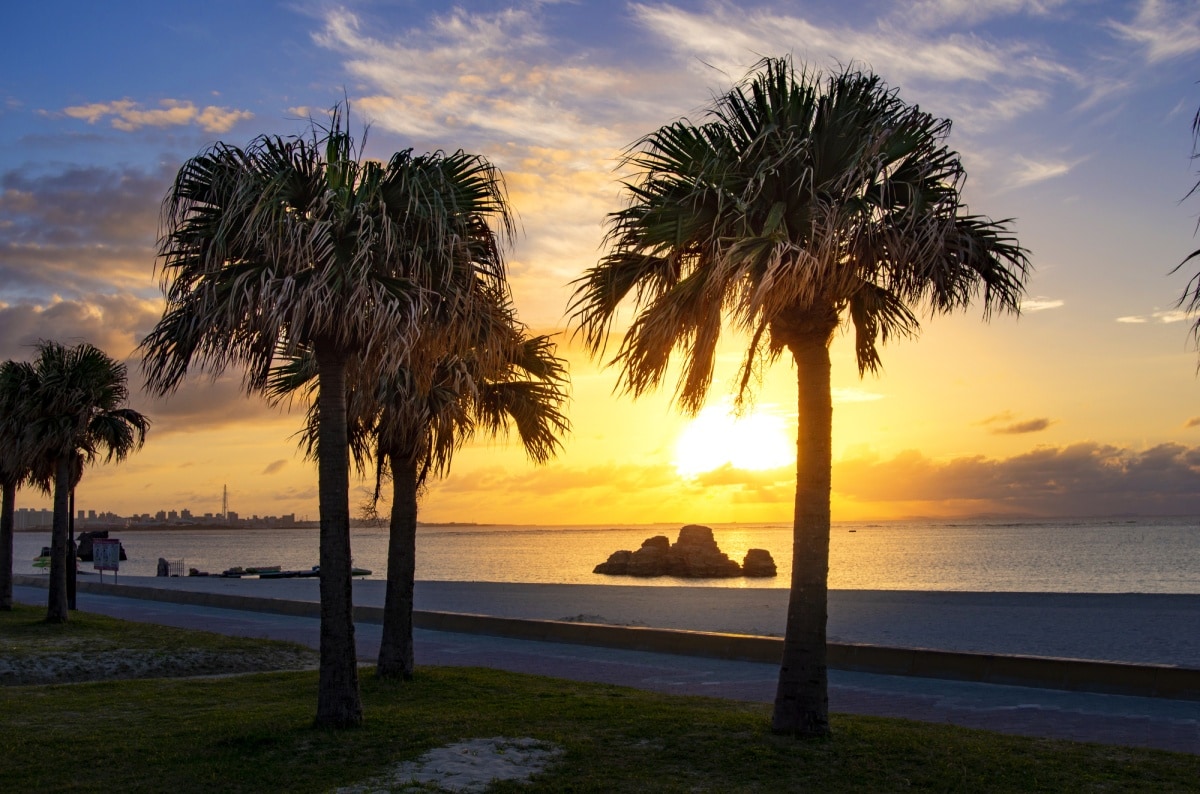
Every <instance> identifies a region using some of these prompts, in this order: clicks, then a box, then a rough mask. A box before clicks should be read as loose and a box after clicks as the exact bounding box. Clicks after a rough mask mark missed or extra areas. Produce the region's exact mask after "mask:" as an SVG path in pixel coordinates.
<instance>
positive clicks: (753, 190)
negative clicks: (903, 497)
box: [570, 59, 1028, 736]
mask: <svg viewBox="0 0 1200 794" xmlns="http://www.w3.org/2000/svg"><path fill="white" fill-rule="evenodd" d="M708 115H709V120H708V121H706V122H705V123H703V124H699V125H696V124H692V123H691V122H689V121H687V120H680V121H677V122H675V123H673V124H669V125H667V126H664V127H662V128H661V129H659V130H656V131H655V132H652V133H650V134H649V135H647V136H645V137H644V138H642V139H641V140H639V141H637V142H636V143H635V144H634V145H633V147H631V148H630V150H629V151H628V152H627V154H626V155H625V158H624V161H623V164H624V165H625V166H632V168H633V169H634V173H635V176H634V178H633V179H632V180H630V181H628V182H626V183H625V187H626V189H627V190H628V193H629V196H630V203H629V206H628V207H626V208H625V209H623V210H620V211H618V212H614V213H612V214H610V215H609V217H608V226H609V229H608V237H607V241H608V243H610V244H611V249H610V252H609V253H608V254H606V255H605V256H604V257H603V258H602V259H601V261H600V262H599V263H598V264H597V265H595V266H594V267H592V268H590V269H589V270H588V271H587V272H586V273H585V274H584V275H583V276H582V277H580V278H579V279H578V280H577V281H576V282H575V286H576V289H575V294H574V297H573V299H572V304H571V308H570V311H571V318H572V323H575V324H577V330H576V333H579V334H581V335H582V336H583V338H584V340H585V341H586V343H587V345H588V347H589V348H590V349H591V351H592V352H593V354H598V353H601V352H602V351H603V350H604V349H605V344H606V340H607V338H608V335H609V333H610V331H611V330H612V326H613V322H614V318H615V315H616V312H617V309H618V307H619V306H620V305H621V304H622V303H623V302H624V301H625V300H626V299H627V298H629V299H631V300H632V302H633V304H634V307H635V309H636V312H637V314H636V316H635V318H634V320H633V322H632V325H631V327H630V328H629V329H628V331H627V332H626V333H625V336H624V338H623V340H622V341H621V343H620V348H619V350H618V352H617V354H616V356H615V358H614V359H613V360H612V361H611V362H609V363H610V364H616V365H619V366H620V379H621V383H622V384H623V387H624V389H625V390H626V391H627V392H629V393H631V394H632V395H633V396H635V397H636V396H638V395H640V394H642V393H644V392H646V391H648V390H650V389H652V388H654V387H657V386H658V385H659V384H660V383H661V382H662V381H663V380H664V378H665V377H666V372H667V365H668V363H669V360H670V357H671V354H672V353H673V352H676V351H679V352H680V353H681V354H682V356H683V368H682V372H681V374H680V376H679V380H678V384H677V387H676V388H677V391H676V400H677V402H678V403H679V404H680V405H681V407H682V408H683V409H685V410H686V411H688V412H691V413H695V412H697V411H698V410H699V409H700V407H701V406H702V405H703V403H704V399H705V397H706V395H707V392H708V387H709V385H710V383H711V380H712V375H713V363H714V356H715V351H716V346H717V341H718V338H719V336H720V333H721V331H722V327H723V324H724V322H725V321H726V318H728V321H729V322H730V324H731V325H732V326H733V327H734V328H735V329H736V330H738V331H741V332H743V333H745V334H746V335H747V336H746V338H747V339H748V346H747V349H746V356H745V359H744V363H743V365H742V369H741V375H740V377H739V380H738V387H737V397H738V400H739V401H741V400H742V399H743V398H744V397H745V396H746V394H747V392H748V389H749V387H750V382H751V380H752V379H753V378H755V376H756V374H757V373H758V372H759V371H760V369H761V367H762V366H763V365H765V364H767V363H770V362H771V361H774V360H775V359H777V358H778V357H779V355H780V354H781V353H782V352H783V351H784V350H785V349H786V350H787V351H788V352H790V353H791V355H792V357H793V359H794V361H795V364H796V367H797V370H798V397H797V412H798V423H799V440H798V443H797V456H796V500H795V524H794V534H793V538H794V545H793V564H792V580H791V596H790V598H789V602H788V616H787V634H786V637H785V643H784V653H783V660H782V665H781V667H780V674H779V685H778V689H777V692H776V697H775V708H774V714H773V717H772V727H773V729H774V730H775V731H776V732H778V733H788V734H797V735H803V736H819V735H825V734H827V733H828V732H829V722H828V695H827V668H826V649H825V643H826V636H825V628H826V609H827V606H826V605H827V587H828V571H829V522H830V508H829V496H830V467H831V426H832V416H833V411H832V402H831V396H830V358H829V344H830V342H831V339H832V337H833V334H834V332H835V331H836V330H837V328H838V326H839V325H840V324H841V323H843V322H845V323H847V324H848V325H849V326H851V327H852V328H853V330H854V333H855V352H856V357H857V360H858V368H859V374H860V375H862V374H863V373H865V372H866V371H868V370H870V371H872V372H874V371H876V370H877V368H878V366H879V354H878V352H877V349H876V347H877V345H878V344H879V343H881V342H886V341H887V340H888V339H890V338H892V337H894V336H897V335H899V336H912V335H914V334H916V332H917V331H918V330H919V322H918V319H917V316H916V313H915V312H916V311H917V310H919V309H920V308H925V309H926V310H928V311H929V312H930V313H931V314H940V313H946V312H950V311H952V310H954V309H959V308H963V307H965V306H967V304H968V303H969V302H970V301H971V299H972V298H975V297H977V296H979V293H980V292H981V291H982V300H983V304H984V316H985V317H988V316H990V313H991V312H992V311H994V310H998V309H999V310H1007V311H1012V312H1014V313H1015V312H1017V311H1018V308H1019V303H1018V302H1019V299H1020V296H1021V295H1022V292H1023V289H1024V281H1025V278H1026V273H1027V269H1028V261H1027V257H1026V251H1025V250H1024V249H1022V248H1021V247H1020V246H1019V245H1018V244H1017V243H1016V241H1015V239H1013V237H1012V236H1011V234H1010V232H1009V231H1008V222H1007V221H1001V222H993V221H991V220H989V219H987V218H984V217H981V216H977V215H970V214H968V213H967V209H966V207H965V206H964V204H963V203H962V200H961V198H960V189H961V187H962V183H963V180H964V179H965V173H964V171H963V168H962V165H961V163H960V161H959V156H958V154H957V153H955V152H953V151H951V150H950V149H948V148H946V146H945V144H944V140H945V138H946V136H947V134H948V133H949V130H950V123H949V122H948V121H944V120H939V119H935V118H933V117H932V116H930V115H928V114H926V113H923V112H921V111H920V110H919V109H918V108H917V107H916V106H913V105H908V104H906V103H904V102H903V101H901V99H900V98H899V97H898V96H897V92H896V91H895V90H894V89H889V88H888V87H887V86H886V85H885V84H884V83H883V82H882V81H881V80H880V79H879V78H878V77H876V76H875V75H873V74H870V73H860V72H855V71H850V70H845V71H842V72H840V73H837V74H832V75H828V76H823V75H821V74H820V73H818V72H809V71H807V70H802V71H800V72H799V73H798V72H796V70H795V69H794V68H793V66H792V64H791V62H790V60H788V59H765V60H763V61H761V62H760V63H759V64H758V66H757V67H756V69H755V71H753V72H752V73H751V74H750V75H748V76H747V78H746V79H745V80H744V81H743V82H742V83H741V84H739V85H737V86H735V87H734V88H733V89H731V90H730V91H729V92H728V93H727V94H725V95H723V96H720V97H719V98H717V99H716V100H715V102H714V104H713V106H712V107H711V108H710V109H709V111H708Z"/></svg>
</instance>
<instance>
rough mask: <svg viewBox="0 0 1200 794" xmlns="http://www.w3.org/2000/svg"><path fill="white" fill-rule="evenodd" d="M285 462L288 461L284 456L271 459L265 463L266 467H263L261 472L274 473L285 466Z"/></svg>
mask: <svg viewBox="0 0 1200 794" xmlns="http://www.w3.org/2000/svg"><path fill="white" fill-rule="evenodd" d="M287 463H288V462H287V460H286V459H285V458H280V459H279V460H273V461H271V462H270V463H268V464H267V467H266V468H265V469H263V471H262V473H263V474H275V473H276V472H279V471H282V470H283V467H284V466H286V465H287Z"/></svg>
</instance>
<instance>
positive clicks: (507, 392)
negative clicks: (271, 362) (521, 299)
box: [374, 319, 570, 680]
mask: <svg viewBox="0 0 1200 794" xmlns="http://www.w3.org/2000/svg"><path fill="white" fill-rule="evenodd" d="M504 336H505V337H507V338H499V339H497V338H495V334H492V335H491V337H490V338H488V339H486V340H480V343H479V344H478V345H477V346H476V347H475V348H473V349H471V350H469V351H466V352H465V353H464V354H462V355H459V356H448V357H446V358H443V359H442V360H440V361H439V362H437V365H436V366H435V368H434V372H433V375H432V377H431V378H429V379H428V380H427V381H426V382H425V383H421V382H420V381H421V380H422V379H419V378H414V377H412V373H408V372H406V373H397V374H396V376H395V377H392V378H388V379H382V380H380V382H379V383H378V390H377V391H376V394H375V402H376V404H377V405H378V407H379V413H378V417H377V419H376V423H375V428H374V444H375V460H376V463H377V466H378V470H377V478H376V483H377V487H376V498H377V499H378V497H379V487H378V484H379V483H380V482H382V478H383V477H384V475H385V473H386V474H390V476H391V480H392V510H391V521H390V534H389V540H388V584H387V594H386V597H385V603H384V620H383V635H382V638H381V640H380V646H379V660H378V663H377V666H376V672H377V674H378V675H379V676H381V677H384V678H402V679H405V680H407V679H410V678H412V674H413V638H412V629H413V624H412V611H413V585H414V577H415V566H416V535H417V510H418V506H417V503H418V495H419V494H420V492H421V490H422V488H423V487H424V485H425V482H426V480H427V478H428V476H429V475H430V474H431V473H432V474H434V475H435V476H437V477H443V476H445V475H446V474H447V473H449V471H450V464H451V460H452V458H453V454H454V452H455V451H456V450H457V449H459V448H460V447H461V446H462V445H463V444H464V443H465V442H467V441H468V440H470V439H471V438H472V437H474V435H475V433H476V432H477V431H478V430H483V431H484V432H485V433H487V434H488V435H498V434H501V433H507V432H508V431H509V430H510V429H511V428H515V429H516V432H517V435H518V436H519V438H520V439H521V443H522V445H523V447H524V449H525V451H526V454H528V456H529V457H530V459H532V460H533V461H534V462H536V463H545V462H546V461H547V460H549V458H550V457H551V456H553V455H554V454H555V453H556V452H557V451H558V449H559V446H560V442H559V439H560V438H561V436H563V435H564V434H565V433H566V432H567V431H568V429H569V427H570V424H569V422H568V421H567V418H566V416H565V415H564V414H563V413H562V407H563V404H564V402H565V400H566V391H565V387H566V369H565V367H564V363H563V361H562V360H561V359H559V358H558V357H557V356H556V355H555V353H554V351H555V348H554V344H553V342H552V341H551V340H550V339H549V338H548V337H546V336H532V337H531V336H528V335H526V334H525V333H524V331H523V330H522V329H521V328H520V327H519V326H518V325H516V323H515V319H514V320H513V322H512V323H511V324H509V325H508V328H507V329H506V333H505V334H504ZM497 349H499V350H502V351H504V355H503V356H502V357H501V358H500V359H499V360H496V359H494V358H493V356H492V355H491V354H492V353H494V352H495V351H496V350H497ZM489 359H490V360H489Z"/></svg>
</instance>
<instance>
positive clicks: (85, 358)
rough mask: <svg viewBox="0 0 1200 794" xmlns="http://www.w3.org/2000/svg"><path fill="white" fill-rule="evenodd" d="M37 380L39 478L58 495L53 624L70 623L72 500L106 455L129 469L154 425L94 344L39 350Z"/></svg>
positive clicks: (34, 444)
mask: <svg viewBox="0 0 1200 794" xmlns="http://www.w3.org/2000/svg"><path fill="white" fill-rule="evenodd" d="M32 376H33V379H34V389H33V393H32V395H31V408H30V410H29V413H28V415H27V421H28V425H27V430H26V433H27V435H26V440H27V444H28V448H29V449H30V450H32V452H31V455H32V460H33V461H34V466H33V469H34V476H35V477H36V478H37V479H38V480H39V481H42V482H45V483H47V484H49V483H53V489H52V490H53V494H54V523H53V529H52V531H51V535H50V587H49V596H48V602H47V607H46V621H47V622H48V623H64V622H66V621H67V614H68V613H67V576H68V572H67V568H68V566H70V565H73V564H74V560H73V556H74V555H72V554H70V551H69V549H68V525H69V521H70V496H71V492H72V491H73V490H74V489H75V486H76V485H78V483H79V481H80V479H81V478H82V476H83V469H84V466H85V465H86V464H91V463H94V462H95V461H96V459H97V458H99V457H101V455H102V454H103V457H104V459H105V461H106V462H112V461H114V460H115V461H121V460H124V459H125V458H126V457H128V456H129V454H130V453H131V452H133V451H134V450H136V449H140V448H141V446H142V444H143V443H145V440H146V431H147V430H148V429H149V427H150V420H149V419H147V418H146V417H145V416H143V415H142V414H140V413H138V412H137V411H135V410H134V409H132V408H128V407H125V403H126V402H127V400H128V399H129V389H128V386H127V384H126V381H127V378H126V374H125V365H124V364H122V363H120V362H118V361H115V360H113V359H111V358H109V357H108V356H107V355H105V353H104V351H102V350H100V349H99V348H97V347H95V346H93V345H90V344H88V343H86V342H82V343H80V344H78V345H75V346H74V347H66V346H65V345H62V344H60V343H58V342H53V341H43V342H41V343H39V344H38V348H37V357H36V358H35V359H34V361H33V366H32ZM48 490H49V489H48Z"/></svg>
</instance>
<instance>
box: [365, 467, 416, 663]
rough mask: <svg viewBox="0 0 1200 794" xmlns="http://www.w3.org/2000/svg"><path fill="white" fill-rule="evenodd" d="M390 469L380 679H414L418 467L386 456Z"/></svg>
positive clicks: (380, 645)
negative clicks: (390, 510)
mask: <svg viewBox="0 0 1200 794" xmlns="http://www.w3.org/2000/svg"><path fill="white" fill-rule="evenodd" d="M388 464H389V465H390V466H391V469H392V518H391V526H390V528H389V531H388V561H387V595H386V596H385V597H384V605H383V638H382V639H381V640H380V644H379V663H378V665H377V666H376V668H375V674H376V675H378V676H379V677H380V678H399V679H403V680H405V681H408V680H411V679H412V676H413V584H414V582H413V579H414V578H415V576H416V558H417V464H416V461H415V460H413V459H411V458H410V457H409V456H402V455H389V456H388Z"/></svg>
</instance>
